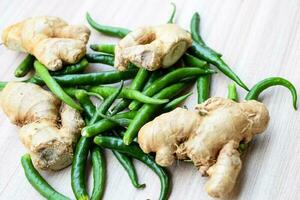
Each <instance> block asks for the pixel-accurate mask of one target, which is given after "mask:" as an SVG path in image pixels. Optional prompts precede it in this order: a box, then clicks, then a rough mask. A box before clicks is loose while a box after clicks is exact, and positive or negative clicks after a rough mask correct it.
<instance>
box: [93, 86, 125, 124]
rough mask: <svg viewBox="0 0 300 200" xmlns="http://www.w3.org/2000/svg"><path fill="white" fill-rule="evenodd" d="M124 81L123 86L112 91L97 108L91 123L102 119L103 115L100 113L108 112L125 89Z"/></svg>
mask: <svg viewBox="0 0 300 200" xmlns="http://www.w3.org/2000/svg"><path fill="white" fill-rule="evenodd" d="M123 85H124V82H123V81H122V83H121V86H120V87H119V88H118V89H117V88H114V89H115V90H114V91H112V92H111V93H110V95H109V96H108V97H107V98H106V99H105V100H104V101H103V103H102V104H101V105H100V106H99V108H97V109H96V112H95V114H94V116H93V117H92V119H91V124H94V123H95V122H96V121H98V120H100V119H101V118H102V117H101V116H100V115H99V114H100V113H102V114H106V112H107V111H108V110H109V108H110V106H111V105H112V104H113V103H114V101H115V100H116V99H117V98H118V96H119V95H120V94H121V92H122V91H123Z"/></svg>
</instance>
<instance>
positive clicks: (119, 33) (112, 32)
mask: <svg viewBox="0 0 300 200" xmlns="http://www.w3.org/2000/svg"><path fill="white" fill-rule="evenodd" d="M86 20H87V21H88V23H89V24H90V26H91V27H93V28H94V29H96V30H97V31H98V32H100V33H103V34H105V35H109V36H113V37H119V38H123V37H125V36H126V35H127V34H128V33H129V32H130V30H128V29H125V28H119V27H112V26H104V25H100V24H98V23H97V22H96V21H94V20H93V19H92V17H91V16H90V14H89V13H86Z"/></svg>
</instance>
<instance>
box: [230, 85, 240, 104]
mask: <svg viewBox="0 0 300 200" xmlns="http://www.w3.org/2000/svg"><path fill="white" fill-rule="evenodd" d="M228 99H231V100H233V101H236V102H237V101H238V99H239V98H238V94H237V92H236V86H235V84H234V83H231V84H229V85H228Z"/></svg>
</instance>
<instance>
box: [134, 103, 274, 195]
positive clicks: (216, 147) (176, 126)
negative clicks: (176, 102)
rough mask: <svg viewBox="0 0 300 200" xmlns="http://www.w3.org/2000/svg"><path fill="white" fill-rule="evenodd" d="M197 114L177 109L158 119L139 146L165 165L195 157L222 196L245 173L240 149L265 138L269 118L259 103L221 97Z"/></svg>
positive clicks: (148, 126)
mask: <svg viewBox="0 0 300 200" xmlns="http://www.w3.org/2000/svg"><path fill="white" fill-rule="evenodd" d="M196 111H197V112H192V111H188V110H185V109H182V108H176V109H175V110H173V111H171V112H169V113H165V114H162V115H160V116H158V117H156V118H155V119H154V120H153V121H151V122H149V123H147V124H145V125H144V126H143V127H142V128H141V129H140V131H139V134H138V142H139V145H140V147H141V148H142V150H143V151H144V152H145V153H150V152H156V158H155V160H156V162H157V163H158V164H159V165H161V166H170V165H171V164H172V163H173V162H174V160H175V159H176V158H177V159H187V158H190V159H191V160H192V161H193V163H194V165H195V166H196V167H198V169H199V170H200V172H201V173H202V174H203V175H209V176H210V179H209V180H208V182H207V183H206V186H205V188H206V191H207V192H208V194H209V195H211V196H213V197H222V196H224V195H226V194H228V193H229V192H230V191H231V190H232V188H233V187H234V185H235V182H236V179H237V176H238V174H239V171H240V169H241V163H242V162H241V159H240V154H239V152H238V151H237V148H238V144H239V143H240V142H241V141H243V142H246V143H248V142H250V141H251V139H252V138H253V137H254V136H255V135H256V134H259V133H262V132H263V131H264V130H265V129H266V128H267V125H268V122H269V113H268V110H267V108H266V107H265V105H264V104H262V103H260V102H257V101H254V100H251V101H246V102H242V103H237V102H234V101H232V100H229V99H224V98H219V97H214V98H210V99H208V100H207V101H205V102H204V103H202V104H199V105H197V106H196Z"/></svg>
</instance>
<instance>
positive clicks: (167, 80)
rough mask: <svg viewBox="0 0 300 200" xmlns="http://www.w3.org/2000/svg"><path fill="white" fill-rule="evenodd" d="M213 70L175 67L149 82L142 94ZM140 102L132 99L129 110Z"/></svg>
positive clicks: (153, 91) (148, 94)
mask: <svg viewBox="0 0 300 200" xmlns="http://www.w3.org/2000/svg"><path fill="white" fill-rule="evenodd" d="M214 72H215V71H213V70H211V69H205V70H204V69H200V68H195V67H185V68H179V69H176V70H174V71H172V72H170V73H168V74H166V75H165V76H163V77H162V78H161V79H159V80H157V81H155V82H154V83H152V84H151V86H149V87H148V88H147V89H146V90H145V91H144V92H143V94H145V95H147V96H152V95H154V94H155V93H157V92H159V91H160V90H162V89H163V88H165V87H166V86H168V85H171V84H173V83H176V82H179V81H180V80H182V79H184V78H189V77H198V76H200V75H205V74H210V73H214ZM140 105H141V103H139V102H137V101H133V102H131V103H130V105H129V109H130V110H137V109H138V108H139V107H140Z"/></svg>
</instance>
